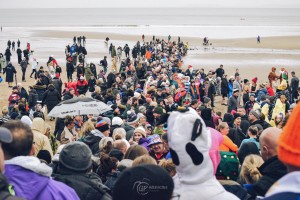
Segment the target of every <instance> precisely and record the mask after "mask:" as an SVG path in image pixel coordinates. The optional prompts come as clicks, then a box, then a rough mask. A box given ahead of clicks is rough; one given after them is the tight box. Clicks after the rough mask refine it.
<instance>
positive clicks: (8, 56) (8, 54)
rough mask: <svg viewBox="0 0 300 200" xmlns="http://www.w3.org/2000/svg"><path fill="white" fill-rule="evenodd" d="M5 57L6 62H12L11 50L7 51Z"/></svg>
mask: <svg viewBox="0 0 300 200" xmlns="http://www.w3.org/2000/svg"><path fill="white" fill-rule="evenodd" d="M4 55H5V58H6V60H7V61H10V57H11V53H10V50H9V49H6V51H5V54H4Z"/></svg>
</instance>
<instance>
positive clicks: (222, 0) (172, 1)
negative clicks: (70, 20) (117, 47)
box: [0, 0, 300, 8]
mask: <svg viewBox="0 0 300 200" xmlns="http://www.w3.org/2000/svg"><path fill="white" fill-rule="evenodd" d="M0 3H1V8H103V7H105V8H107V7H112V8H118V7H119V8H124V7H125V8H134V7H155V8H157V7H190V8H195V7H208V8H215V7H218V8H300V0H151V1H146V0H109V1H106V0H0Z"/></svg>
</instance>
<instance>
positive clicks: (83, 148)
mask: <svg viewBox="0 0 300 200" xmlns="http://www.w3.org/2000/svg"><path fill="white" fill-rule="evenodd" d="M59 162H60V164H62V165H63V166H64V167H65V168H67V169H71V170H74V171H84V170H87V169H88V168H89V167H90V166H91V165H92V152H91V150H90V148H89V147H88V146H87V145H86V144H85V143H83V142H70V143H68V144H66V146H65V147H64V148H63V149H62V151H61V152H60V154H59Z"/></svg>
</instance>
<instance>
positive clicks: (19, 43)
mask: <svg viewBox="0 0 300 200" xmlns="http://www.w3.org/2000/svg"><path fill="white" fill-rule="evenodd" d="M17 44H18V47H20V45H21V42H20V40H19V39H18V42H17Z"/></svg>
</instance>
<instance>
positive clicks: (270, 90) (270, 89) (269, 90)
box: [267, 87, 275, 97]
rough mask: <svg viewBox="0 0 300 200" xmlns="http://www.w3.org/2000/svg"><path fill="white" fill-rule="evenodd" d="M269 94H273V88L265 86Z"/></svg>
mask: <svg viewBox="0 0 300 200" xmlns="http://www.w3.org/2000/svg"><path fill="white" fill-rule="evenodd" d="M267 90H268V94H269V96H271V97H273V96H274V95H275V93H274V90H273V89H272V88H271V87H268V88H267Z"/></svg>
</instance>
